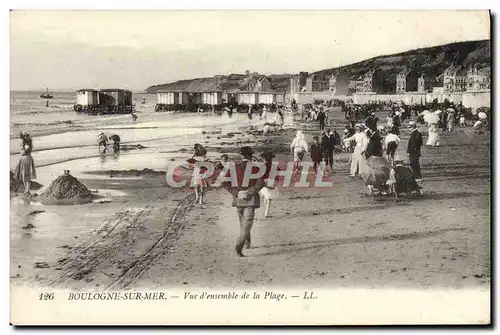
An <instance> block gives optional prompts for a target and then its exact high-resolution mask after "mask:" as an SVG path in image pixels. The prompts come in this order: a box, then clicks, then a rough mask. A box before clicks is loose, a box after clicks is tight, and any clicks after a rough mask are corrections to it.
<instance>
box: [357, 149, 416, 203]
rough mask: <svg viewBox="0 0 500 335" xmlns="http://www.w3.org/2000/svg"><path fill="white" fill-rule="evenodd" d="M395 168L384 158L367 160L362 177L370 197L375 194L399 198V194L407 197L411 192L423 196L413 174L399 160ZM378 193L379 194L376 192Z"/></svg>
mask: <svg viewBox="0 0 500 335" xmlns="http://www.w3.org/2000/svg"><path fill="white" fill-rule="evenodd" d="M394 163H395V166H391V164H390V163H389V162H388V161H387V160H386V159H385V158H383V157H378V156H371V157H370V158H368V159H367V160H366V164H365V166H364V168H363V170H362V171H361V173H360V175H361V177H362V178H363V180H364V181H365V185H366V186H367V187H368V190H369V192H370V195H371V196H372V197H374V196H375V193H378V194H385V195H393V196H395V197H396V199H397V198H398V194H400V193H406V195H407V197H408V196H410V194H411V192H413V191H417V192H418V194H419V195H421V194H422V191H421V189H422V188H421V187H420V185H418V183H417V181H416V180H415V176H414V174H413V172H412V171H411V170H410V169H409V168H407V167H405V166H402V162H401V161H399V160H395V161H394ZM376 191H377V192H376Z"/></svg>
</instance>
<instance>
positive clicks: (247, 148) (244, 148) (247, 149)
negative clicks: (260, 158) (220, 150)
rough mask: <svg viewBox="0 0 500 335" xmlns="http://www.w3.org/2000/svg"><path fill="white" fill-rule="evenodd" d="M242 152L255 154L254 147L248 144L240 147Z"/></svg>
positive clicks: (245, 154) (243, 153)
mask: <svg viewBox="0 0 500 335" xmlns="http://www.w3.org/2000/svg"><path fill="white" fill-rule="evenodd" d="M240 154H242V155H243V156H250V155H253V154H254V151H253V148H252V147H249V146H246V147H242V148H241V149H240Z"/></svg>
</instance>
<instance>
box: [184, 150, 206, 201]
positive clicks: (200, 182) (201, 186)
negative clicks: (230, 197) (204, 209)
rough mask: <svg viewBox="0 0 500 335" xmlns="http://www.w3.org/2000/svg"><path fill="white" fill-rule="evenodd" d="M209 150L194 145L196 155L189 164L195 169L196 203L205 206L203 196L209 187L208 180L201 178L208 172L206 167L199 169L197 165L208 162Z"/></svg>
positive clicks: (194, 154)
mask: <svg viewBox="0 0 500 335" xmlns="http://www.w3.org/2000/svg"><path fill="white" fill-rule="evenodd" d="M206 155H207V149H205V148H204V147H203V146H202V145H201V144H198V143H196V144H195V145H194V153H193V156H192V157H191V158H190V159H189V160H188V162H189V163H190V164H191V165H192V166H193V167H194V174H193V184H192V185H193V186H194V193H195V196H196V199H195V201H194V202H195V203H199V204H200V205H202V204H203V195H204V190H205V188H206V187H208V183H207V180H206V179H205V178H202V177H201V174H205V173H206V172H207V168H206V167H204V166H201V167H199V168H198V167H197V166H196V165H197V164H196V163H199V162H208V159H207V156H206Z"/></svg>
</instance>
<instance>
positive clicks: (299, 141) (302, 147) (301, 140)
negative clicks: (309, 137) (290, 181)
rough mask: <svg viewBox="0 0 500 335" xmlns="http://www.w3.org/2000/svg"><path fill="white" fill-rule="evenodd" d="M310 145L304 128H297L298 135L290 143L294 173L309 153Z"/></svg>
mask: <svg viewBox="0 0 500 335" xmlns="http://www.w3.org/2000/svg"><path fill="white" fill-rule="evenodd" d="M308 148H309V146H308V145H307V142H306V139H305V136H304V133H303V132H302V130H297V135H295V138H294V139H293V141H292V144H290V151H291V152H292V153H293V171H294V173H295V172H297V171H298V170H299V167H300V162H301V161H302V159H303V158H304V155H305V154H307V153H309V149H308Z"/></svg>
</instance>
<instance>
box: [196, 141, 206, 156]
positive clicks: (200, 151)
mask: <svg viewBox="0 0 500 335" xmlns="http://www.w3.org/2000/svg"><path fill="white" fill-rule="evenodd" d="M194 154H195V155H196V156H204V155H206V154H207V149H205V147H204V146H203V145H201V144H199V143H196V144H195V145H194Z"/></svg>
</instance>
